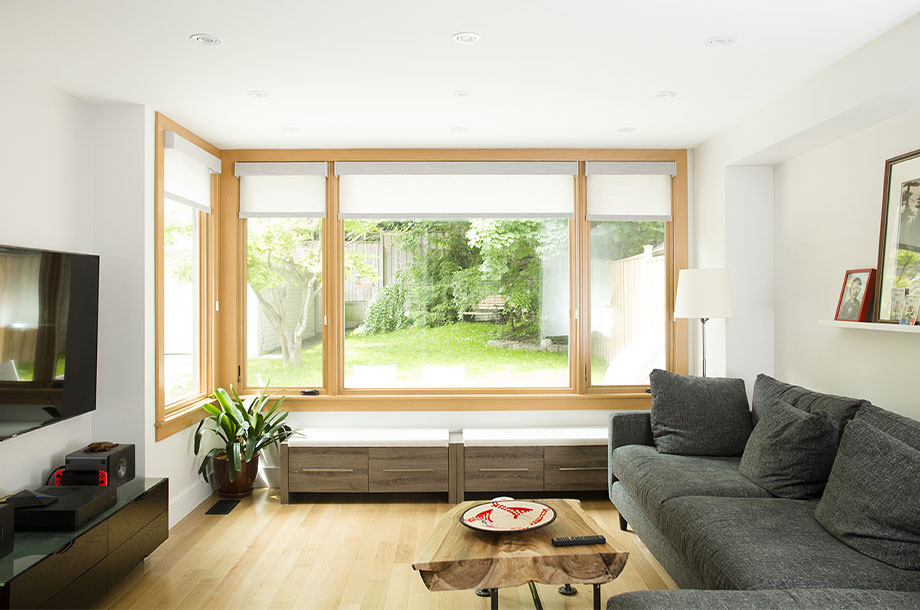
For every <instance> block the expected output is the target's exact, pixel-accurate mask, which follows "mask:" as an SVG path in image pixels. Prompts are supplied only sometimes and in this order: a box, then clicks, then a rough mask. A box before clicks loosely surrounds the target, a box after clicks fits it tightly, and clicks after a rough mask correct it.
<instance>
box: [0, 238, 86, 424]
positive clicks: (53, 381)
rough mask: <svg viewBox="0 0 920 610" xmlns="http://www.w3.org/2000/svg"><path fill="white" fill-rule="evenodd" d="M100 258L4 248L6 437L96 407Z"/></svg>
mask: <svg viewBox="0 0 920 610" xmlns="http://www.w3.org/2000/svg"><path fill="white" fill-rule="evenodd" d="M98 325H99V257H98V256H95V255H92V254H71V253H66V252H50V251H47V250H31V249H27V248H16V247H12V246H0V440H4V439H7V438H10V437H13V436H16V435H19V434H22V433H23V432H28V431H29V430H34V429H35V428H40V427H42V426H46V425H48V424H52V423H55V422H58V421H61V420H64V419H68V418H70V417H74V416H76V415H81V414H83V413H86V412H88V411H92V410H93V409H95V408H96V345H97V330H98Z"/></svg>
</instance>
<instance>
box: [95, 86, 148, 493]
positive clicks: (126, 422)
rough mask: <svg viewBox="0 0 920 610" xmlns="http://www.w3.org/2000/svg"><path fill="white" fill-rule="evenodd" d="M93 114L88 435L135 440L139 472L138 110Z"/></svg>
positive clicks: (98, 109) (142, 141) (141, 193)
mask: <svg viewBox="0 0 920 610" xmlns="http://www.w3.org/2000/svg"><path fill="white" fill-rule="evenodd" d="M92 115H93V139H92V158H93V170H92V171H93V249H94V251H95V252H96V253H98V254H99V256H100V265H99V266H100V277H99V375H98V379H99V381H98V385H97V388H96V413H95V414H94V418H93V438H94V439H95V440H109V441H113V442H118V443H134V446H135V459H136V461H137V475H138V476H142V475H143V474H144V471H145V462H144V454H145V436H144V400H145V396H144V340H145V337H144V298H145V293H144V271H145V263H144V244H143V240H142V239H141V238H140V236H141V235H143V233H144V230H145V224H144V222H145V216H144V203H145V199H144V197H145V193H146V188H147V184H146V175H145V171H144V162H145V147H146V146H147V138H146V136H147V134H146V131H145V126H144V121H145V109H144V107H143V106H141V105H138V104H104V105H103V104H100V105H95V106H93V107H92Z"/></svg>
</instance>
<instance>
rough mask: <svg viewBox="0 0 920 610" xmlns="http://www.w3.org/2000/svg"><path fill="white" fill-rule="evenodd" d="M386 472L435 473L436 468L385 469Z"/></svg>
mask: <svg viewBox="0 0 920 610" xmlns="http://www.w3.org/2000/svg"><path fill="white" fill-rule="evenodd" d="M383 471H384V472H434V468H384V469H383Z"/></svg>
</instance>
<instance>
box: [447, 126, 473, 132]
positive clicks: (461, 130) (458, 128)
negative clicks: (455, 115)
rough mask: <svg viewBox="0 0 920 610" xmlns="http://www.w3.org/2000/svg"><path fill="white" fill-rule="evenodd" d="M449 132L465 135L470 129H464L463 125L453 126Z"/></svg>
mask: <svg viewBox="0 0 920 610" xmlns="http://www.w3.org/2000/svg"><path fill="white" fill-rule="evenodd" d="M450 130H451V131H453V132H454V133H466V132H467V131H469V130H470V128H469V127H464V126H463V125H454V126H453V127H451V128H450Z"/></svg>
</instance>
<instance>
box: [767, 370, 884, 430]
mask: <svg viewBox="0 0 920 610" xmlns="http://www.w3.org/2000/svg"><path fill="white" fill-rule="evenodd" d="M776 400H782V401H784V402H787V403H789V404H790V405H792V406H793V407H796V408H798V409H801V410H802V411H805V412H806V413H816V412H818V411H824V412H826V413H827V414H828V415H829V416H830V418H831V419H833V420H834V421H835V422H837V423H838V424H840V426H841V428H842V427H843V426H845V425H846V423H847V422H848V421H850V420H851V419H853V416H854V415H856V412H857V411H858V410H859V408H860V407H862V406H863V405H867V404H869V402H868V401H867V400H863V399H861V398H847V397H846V396H835V395H833V394H822V393H821V392H815V391H813V390H808V389H806V388H803V387H801V386H797V385H792V384H789V383H784V382H782V381H778V380H776V379H773V378H772V377H770V376H769V375H764V374H763V373H761V374H760V375H758V376H757V380H756V381H755V382H754V397H753V400H752V401H751V408H752V410H753V412H754V421H755V422H757V421H759V420H760V418H761V417H762V416H763V413H764V411H766V410H767V409H768V408H769V407H770V405H772V404H773V403H774V402H775V401H776Z"/></svg>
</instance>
